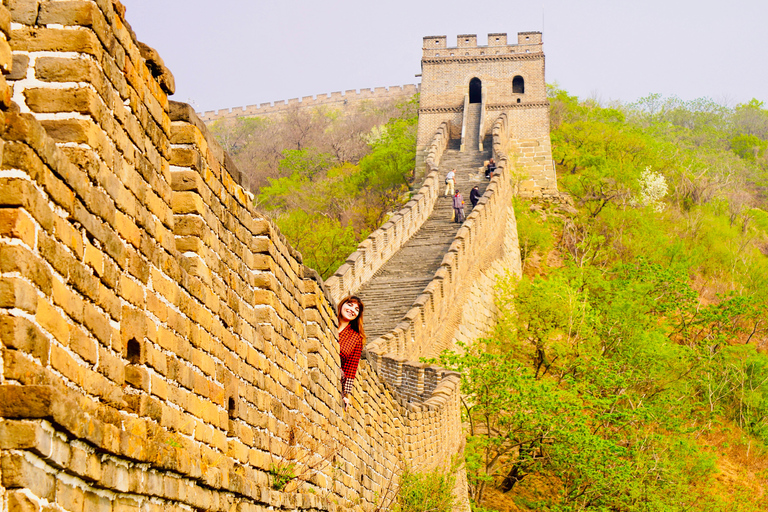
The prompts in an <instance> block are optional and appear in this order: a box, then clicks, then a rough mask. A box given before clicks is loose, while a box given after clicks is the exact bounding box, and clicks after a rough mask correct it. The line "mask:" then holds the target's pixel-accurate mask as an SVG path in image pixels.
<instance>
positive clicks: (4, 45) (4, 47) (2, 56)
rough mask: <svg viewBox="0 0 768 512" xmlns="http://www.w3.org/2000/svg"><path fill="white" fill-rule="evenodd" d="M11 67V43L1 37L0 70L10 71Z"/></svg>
mask: <svg viewBox="0 0 768 512" xmlns="http://www.w3.org/2000/svg"><path fill="white" fill-rule="evenodd" d="M11 69H13V54H12V53H11V45H9V44H8V41H6V40H5V39H3V38H0V70H2V71H3V72H4V73H10V72H11Z"/></svg>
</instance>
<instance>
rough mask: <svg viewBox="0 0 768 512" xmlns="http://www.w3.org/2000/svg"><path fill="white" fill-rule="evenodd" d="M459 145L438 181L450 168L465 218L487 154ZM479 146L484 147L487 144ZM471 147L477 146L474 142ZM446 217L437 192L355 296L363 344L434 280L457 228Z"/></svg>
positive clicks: (445, 203)
mask: <svg viewBox="0 0 768 512" xmlns="http://www.w3.org/2000/svg"><path fill="white" fill-rule="evenodd" d="M475 128H476V125H475ZM459 145H460V141H458V140H452V141H450V143H449V145H448V148H447V149H446V151H445V152H444V153H443V158H442V160H441V162H440V177H441V179H440V183H444V182H445V175H446V174H447V173H448V171H449V170H451V169H456V188H457V189H458V190H459V191H461V195H462V196H463V197H464V202H465V209H464V211H465V218H466V215H468V214H469V212H470V211H471V210H472V203H470V202H469V192H470V191H471V190H472V187H474V186H475V185H478V186H479V188H480V192H481V193H484V192H485V188H486V187H487V185H488V182H487V181H486V180H485V177H484V173H483V172H482V171H479V169H480V168H481V167H482V165H483V162H484V161H485V160H488V158H490V156H491V152H490V149H488V150H487V151H483V152H480V151H477V150H476V149H475V150H474V151H473V150H467V151H465V152H464V153H461V152H459ZM483 146H484V147H486V148H490V147H491V143H490V140H488V142H487V144H484V145H483ZM474 147H475V148H477V144H475V146H474ZM443 186H444V185H443ZM441 192H444V189H443V190H442V191H441ZM452 213H453V207H452V201H451V198H450V197H445V196H443V195H442V194H441V195H440V197H438V198H437V202H436V204H435V207H434V210H433V211H432V214H431V215H430V216H429V218H428V219H427V220H426V221H425V222H424V224H423V225H422V226H421V228H420V229H419V230H418V231H417V232H416V233H415V234H414V235H413V236H412V237H411V238H410V240H408V242H407V243H406V244H405V245H404V246H403V247H402V248H401V249H400V250H399V251H398V252H397V253H396V254H395V255H394V256H392V258H390V259H389V261H387V263H385V264H384V266H382V267H381V268H380V269H379V270H378V271H377V272H376V274H374V275H373V277H371V279H370V280H369V281H368V282H367V283H366V284H365V285H363V287H362V288H361V289H360V290H359V291H358V292H357V295H358V296H359V297H360V298H361V299H362V300H363V303H364V304H365V329H366V334H367V336H368V339H369V340H374V339H376V338H378V337H379V336H381V335H382V334H385V333H387V332H389V331H391V330H392V329H394V328H395V326H396V325H397V324H398V323H399V322H400V321H401V320H402V319H403V317H404V316H405V314H406V313H407V312H408V310H409V309H410V308H411V307H412V306H413V303H414V301H415V300H416V298H417V297H418V296H419V295H420V294H421V293H422V292H423V291H424V289H425V288H426V287H427V285H428V284H429V283H430V281H431V280H432V279H433V278H434V276H435V272H437V270H438V269H439V268H440V263H441V262H442V260H443V256H444V255H445V253H446V252H447V251H448V249H449V248H450V246H451V243H452V242H453V239H454V237H455V236H456V232H457V231H458V230H459V227H460V225H459V224H457V223H455V222H452V221H451V215H452Z"/></svg>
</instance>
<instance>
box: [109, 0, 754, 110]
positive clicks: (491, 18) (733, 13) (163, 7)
mask: <svg viewBox="0 0 768 512" xmlns="http://www.w3.org/2000/svg"><path fill="white" fill-rule="evenodd" d="M122 2H123V4H124V5H125V6H126V8H127V12H126V17H127V19H128V22H129V23H130V24H131V26H132V27H133V29H134V31H135V32H136V35H137V37H138V38H139V40H140V41H143V42H145V43H147V44H148V45H150V46H152V47H154V48H156V49H157V50H158V51H159V52H160V55H161V56H162V58H163V60H164V61H165V63H166V65H167V66H168V67H169V68H170V69H171V71H172V72H173V74H174V76H175V78H176V94H175V95H174V96H173V99H175V100H178V101H186V102H189V103H192V105H193V106H194V107H195V108H196V109H197V110H198V111H205V110H213V109H219V108H228V107H238V106H244V105H249V104H258V103H265V102H270V101H275V100H285V99H289V98H297V97H298V98H300V97H302V96H310V95H316V94H324V93H329V92H333V91H344V90H347V89H361V88H373V87H381V86H385V87H386V86H391V85H403V84H415V83H418V82H419V80H420V79H419V78H416V77H415V76H414V75H416V74H418V73H420V59H421V47H422V38H423V37H424V36H431V35H446V36H448V44H449V46H455V45H456V36H457V35H458V34H477V35H478V43H479V44H481V45H484V44H486V36H487V34H488V33H492V32H506V33H508V34H509V35H510V41H515V40H516V38H515V37H514V35H516V34H517V32H525V31H541V32H543V40H544V53H545V55H546V79H547V82H548V83H553V82H557V83H558V84H559V85H560V86H561V87H562V88H564V89H566V90H567V91H569V92H570V93H571V94H576V95H578V96H579V97H581V98H587V97H593V98H596V99H599V100H600V101H603V102H608V101H610V100H621V101H625V102H629V101H634V100H636V99H638V98H640V97H642V96H646V95H648V94H650V93H661V94H663V95H665V96H669V95H676V96H678V97H680V98H682V99H684V100H691V99H695V98H698V97H703V96H706V97H709V98H711V99H713V100H716V101H718V102H721V103H723V102H725V103H728V104H729V105H734V104H736V103H741V102H746V101H749V100H750V99H751V98H757V99H759V100H761V101H765V102H766V103H768V0H731V1H726V2H723V1H722V0H718V1H715V0H642V1H639V0H633V1H629V0H526V1H519V0H506V1H497V0H486V1H482V0H480V1H478V0H467V1H464V2H459V1H455V0H447V1H442V2H439V1H435V2H426V1H422V0H411V1H405V0H380V1H377V2H369V1H365V0H326V1H307V0H215V1H212V0H205V1H203V0H122Z"/></svg>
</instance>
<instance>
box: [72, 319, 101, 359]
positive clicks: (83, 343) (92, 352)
mask: <svg viewBox="0 0 768 512" xmlns="http://www.w3.org/2000/svg"><path fill="white" fill-rule="evenodd" d="M69 348H70V349H72V351H73V352H75V354H77V355H79V356H80V357H82V358H83V359H84V360H86V361H88V362H89V363H91V364H95V363H96V362H97V361H98V356H99V347H98V343H97V342H96V340H95V339H93V338H92V337H90V336H88V335H87V334H86V333H85V331H83V330H82V329H80V328H76V329H73V330H72V333H71V335H70V340H69Z"/></svg>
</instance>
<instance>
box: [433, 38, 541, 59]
mask: <svg viewBox="0 0 768 512" xmlns="http://www.w3.org/2000/svg"><path fill="white" fill-rule="evenodd" d="M422 50H423V51H422V59H446V58H451V57H456V58H461V57H482V56H488V57H491V56H499V55H520V54H541V55H542V56H543V50H542V41H541V32H518V33H517V44H510V43H509V42H508V38H507V34H506V33H502V32H496V33H491V34H488V44H487V45H485V46H480V45H478V44H477V34H459V35H458V36H456V46H451V47H449V46H448V38H447V37H446V36H427V37H425V38H424V45H423V47H422Z"/></svg>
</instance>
